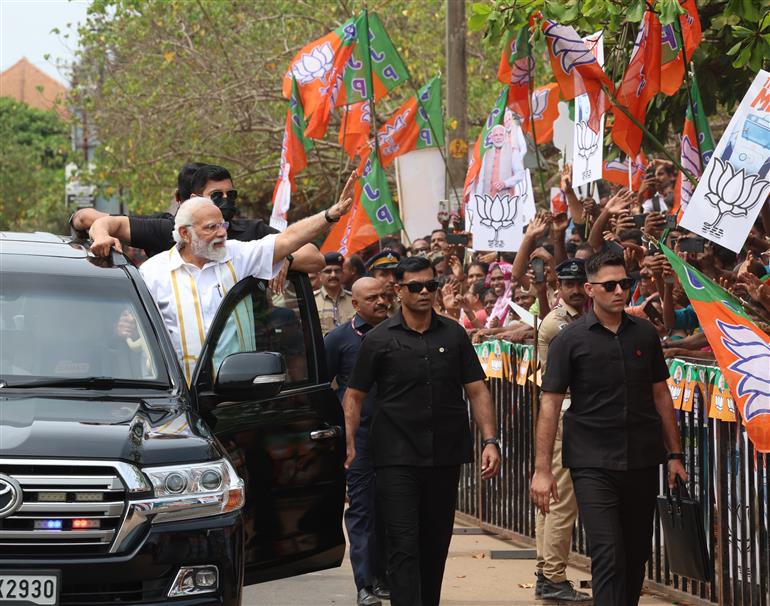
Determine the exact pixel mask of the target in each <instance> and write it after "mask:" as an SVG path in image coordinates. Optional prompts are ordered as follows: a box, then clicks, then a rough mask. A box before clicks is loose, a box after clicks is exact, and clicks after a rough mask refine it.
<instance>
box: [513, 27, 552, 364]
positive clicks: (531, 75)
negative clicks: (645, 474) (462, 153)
mask: <svg viewBox="0 0 770 606" xmlns="http://www.w3.org/2000/svg"><path fill="white" fill-rule="evenodd" d="M527 48H528V50H529V55H528V58H529V61H528V62H527V75H528V76H529V83H528V86H529V94H528V95H527V108H528V109H529V123H530V128H531V129H532V144H533V145H534V146H535V161H536V162H537V174H538V177H539V178H540V189H541V191H542V194H543V203H544V204H545V205H546V206H547V207H548V208H550V204H549V202H548V196H547V195H546V193H545V178H544V177H543V168H542V167H541V166H540V147H539V146H538V144H537V135H536V134H535V115H534V114H533V113H532V95H533V94H534V92H535V73H534V71H535V70H534V69H533V65H534V63H535V58H534V57H533V56H532V43H531V42H530V41H529V40H527ZM505 106H506V108H507V107H508V100H507V99H506V104H505ZM525 170H526V169H525ZM535 334H536V335H537V328H535ZM535 348H536V349H537V343H536V344H535ZM535 372H537V371H535Z"/></svg>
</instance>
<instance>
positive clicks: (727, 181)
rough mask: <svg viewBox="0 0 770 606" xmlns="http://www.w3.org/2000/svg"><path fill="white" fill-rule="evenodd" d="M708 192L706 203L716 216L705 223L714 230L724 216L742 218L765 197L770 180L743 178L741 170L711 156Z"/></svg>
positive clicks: (752, 176) (769, 189) (751, 177)
mask: <svg viewBox="0 0 770 606" xmlns="http://www.w3.org/2000/svg"><path fill="white" fill-rule="evenodd" d="M709 168H710V169H711V172H710V173H709V175H708V191H707V192H706V196H705V197H706V200H708V202H709V204H711V205H712V206H713V207H715V208H716V209H717V212H718V214H717V216H716V218H715V219H714V220H713V221H712V222H711V223H708V224H707V225H708V227H709V228H711V229H714V228H716V227H717V226H718V225H719V223H720V222H721V221H722V219H723V218H724V217H725V216H726V215H732V216H733V217H745V216H747V215H748V213H749V211H750V210H751V209H752V208H754V207H755V206H756V205H757V204H759V203H760V202H761V201H764V200H765V198H767V193H768V191H770V181H765V180H764V179H760V178H759V176H758V175H748V176H747V175H746V172H745V171H744V169H743V168H741V169H740V170H739V171H737V172H736V171H735V169H734V168H733V166H732V164H730V162H725V161H723V160H722V159H721V158H718V157H716V156H715V157H713V158H712V162H711V163H710V164H709Z"/></svg>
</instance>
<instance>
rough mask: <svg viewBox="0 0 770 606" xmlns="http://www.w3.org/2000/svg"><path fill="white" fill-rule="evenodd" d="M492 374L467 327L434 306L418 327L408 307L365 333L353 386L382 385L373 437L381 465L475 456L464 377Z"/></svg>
mask: <svg viewBox="0 0 770 606" xmlns="http://www.w3.org/2000/svg"><path fill="white" fill-rule="evenodd" d="M484 378H485V375H484V370H483V369H482V368H481V364H480V363H479V359H478V356H477V355H476V351H475V350H474V349H473V345H471V342H470V339H468V335H467V333H466V332H465V330H464V329H463V328H462V327H461V326H460V325H459V324H458V323H457V322H455V321H454V320H450V319H449V318H445V317H443V316H439V315H437V314H435V313H434V314H433V318H432V321H431V325H430V328H428V330H427V331H425V332H424V333H418V332H415V331H414V330H412V329H411V328H409V327H408V326H407V325H406V323H405V322H404V319H403V316H402V315H401V310H399V311H397V312H396V313H395V314H394V315H393V316H392V317H390V318H388V319H387V320H385V321H384V322H382V323H381V324H379V325H378V326H376V327H375V328H374V329H372V330H371V331H370V332H369V333H368V334H367V335H366V336H365V337H364V340H363V343H362V344H361V349H360V351H359V353H358V360H357V361H356V366H355V368H354V369H353V374H352V376H351V378H350V382H349V383H348V386H349V387H352V388H354V389H358V390H360V391H366V392H368V391H369V390H370V389H372V387H373V386H375V385H376V388H377V395H376V396H375V400H374V411H373V418H372V421H371V429H370V437H371V446H372V457H373V459H374V464H375V466H378V467H381V466H386V465H416V466H442V465H459V464H461V463H467V462H469V461H470V460H471V457H472V441H471V433H470V427H469V419H468V405H467V404H466V402H465V398H464V394H463V385H466V384H468V383H473V382H474V381H481V380H483V379H484Z"/></svg>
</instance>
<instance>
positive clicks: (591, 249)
mask: <svg viewBox="0 0 770 606" xmlns="http://www.w3.org/2000/svg"><path fill="white" fill-rule="evenodd" d="M581 250H587V251H588V252H590V253H591V254H592V255H593V254H594V247H593V246H591V245H590V244H589V243H588V242H583V244H581V245H580V246H578V247H577V248H576V249H575V254H578V253H579V252H580V251H581Z"/></svg>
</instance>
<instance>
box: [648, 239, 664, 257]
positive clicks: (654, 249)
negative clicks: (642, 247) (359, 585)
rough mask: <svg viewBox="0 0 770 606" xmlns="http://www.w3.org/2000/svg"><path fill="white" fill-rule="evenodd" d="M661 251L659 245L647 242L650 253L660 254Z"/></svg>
mask: <svg viewBox="0 0 770 606" xmlns="http://www.w3.org/2000/svg"><path fill="white" fill-rule="evenodd" d="M660 253H661V250H660V247H659V246H655V245H654V244H653V243H652V242H648V243H647V254H648V255H659V254H660Z"/></svg>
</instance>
